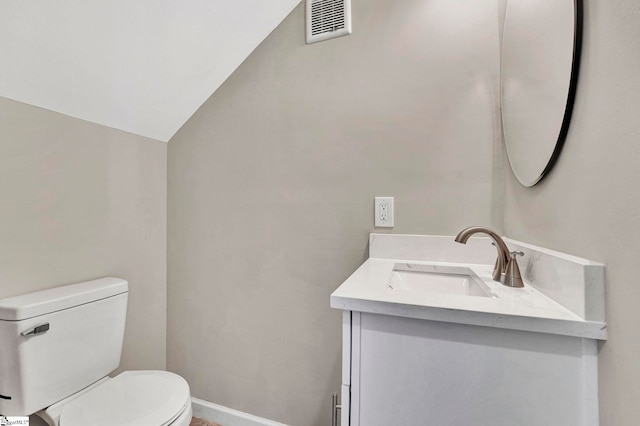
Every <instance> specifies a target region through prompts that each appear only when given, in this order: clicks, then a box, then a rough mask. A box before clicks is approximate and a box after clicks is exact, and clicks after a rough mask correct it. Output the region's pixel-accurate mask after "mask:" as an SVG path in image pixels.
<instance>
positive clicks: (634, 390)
mask: <svg viewBox="0 0 640 426" xmlns="http://www.w3.org/2000/svg"><path fill="white" fill-rule="evenodd" d="M584 17H585V26H584V42H583V57H582V64H581V67H582V68H581V71H580V72H581V74H580V80H579V84H578V91H577V97H576V104H575V108H574V113H573V121H572V123H571V128H570V130H569V135H568V138H567V142H566V145H565V147H564V149H563V152H562V155H561V156H560V158H559V161H558V163H557V164H556V166H555V168H554V170H553V171H552V173H551V174H550V175H549V177H548V178H546V179H545V180H543V181H542V182H541V183H540V184H539V185H537V186H535V187H534V188H531V189H526V188H522V187H520V186H519V185H518V184H517V182H516V181H515V180H514V178H513V177H512V176H511V174H510V173H509V172H507V173H506V174H505V179H506V195H505V197H506V209H505V231H506V234H507V235H508V236H510V237H512V238H516V239H519V240H523V241H528V242H531V243H533V244H537V245H541V246H545V247H550V248H553V249H556V250H560V251H564V252H567V253H571V254H575V255H579V256H583V257H586V258H589V259H593V260H598V261H601V262H604V263H605V264H606V267H607V305H606V309H607V323H608V331H609V340H608V341H607V342H606V343H605V344H604V345H602V346H601V349H600V354H599V366H600V387H599V388H600V409H601V424H602V425H611V426H613V425H633V424H638V419H639V418H640V410H639V408H638V407H639V405H638V401H639V400H640V385H639V384H640V364H639V363H638V359H639V358H638V354H640V331H639V330H640V328H639V327H638V324H640V308H639V304H640V285H639V283H638V255H639V254H640V248H639V247H638V243H639V242H640V220H639V218H640V216H639V212H640V191H639V188H640V186H639V185H640V166H639V165H640V116H639V115H638V111H639V110H640V25H638V23H639V22H640V3H638V1H637V0H609V1H606V2H603V1H596V0H586V1H585V16H584Z"/></svg>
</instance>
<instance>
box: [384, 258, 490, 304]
mask: <svg viewBox="0 0 640 426" xmlns="http://www.w3.org/2000/svg"><path fill="white" fill-rule="evenodd" d="M387 288H388V289H389V290H391V291H394V292H405V293H414V294H417V293H420V294H451V295H459V296H473V297H496V295H495V294H493V292H492V291H491V289H490V288H489V287H488V286H487V285H486V284H485V283H484V282H483V281H482V280H481V279H480V278H479V277H478V276H477V275H476V274H475V273H474V272H473V271H472V270H471V269H469V268H467V267H464V266H441V265H421V264H414V263H396V264H395V265H394V267H393V271H392V272H391V277H390V278H389V282H388V284H387Z"/></svg>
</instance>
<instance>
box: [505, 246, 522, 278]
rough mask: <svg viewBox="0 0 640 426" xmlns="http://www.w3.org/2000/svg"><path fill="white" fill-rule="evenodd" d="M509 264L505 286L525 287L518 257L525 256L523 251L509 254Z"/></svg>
mask: <svg viewBox="0 0 640 426" xmlns="http://www.w3.org/2000/svg"><path fill="white" fill-rule="evenodd" d="M509 254H510V256H509V262H508V263H507V269H506V271H505V273H504V283H503V284H504V285H506V286H508V287H524V282H523V281H522V276H521V275H520V267H519V266H518V260H517V257H518V256H524V253H523V252H521V251H512V252H509Z"/></svg>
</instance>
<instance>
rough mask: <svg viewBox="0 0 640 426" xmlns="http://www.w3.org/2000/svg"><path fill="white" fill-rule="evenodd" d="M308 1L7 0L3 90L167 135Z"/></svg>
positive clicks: (0, 69) (2, 15) (0, 62)
mask: <svg viewBox="0 0 640 426" xmlns="http://www.w3.org/2000/svg"><path fill="white" fill-rule="evenodd" d="M299 2H300V0H231V1H223V0H190V1H175V0H173V1H169V0H56V1H51V0H27V1H11V0H2V1H1V3H0V96H3V97H6V98H10V99H14V100H17V101H20V102H24V103H28V104H31V105H35V106H38V107H41V108H46V109H49V110H53V111H57V112H60V113H63V114H66V115H70V116H73V117H77V118H81V119H84V120H88V121H92V122H95V123H99V124H103V125H105V126H109V127H114V128H117V129H121V130H125V131H127V132H131V133H136V134H139V135H143V136H147V137H150V138H154V139H158V140H161V141H168V140H169V139H170V138H171V137H172V136H173V135H174V134H175V132H176V131H177V130H178V129H179V128H180V127H181V126H182V124H184V122H185V121H187V120H188V119H189V117H190V116H191V115H192V114H193V113H194V112H195V111H196V110H197V109H198V108H199V107H200V105H202V103H203V102H204V101H205V100H206V99H207V98H208V97H209V96H211V94H212V93H213V92H214V91H215V90H216V89H217V88H218V87H219V86H220V85H221V84H222V83H223V82H224V80H225V79H226V78H227V77H228V76H229V75H230V74H231V73H232V72H233V71H234V70H235V69H236V68H237V67H238V65H240V63H242V61H243V60H244V59H245V58H246V57H247V56H248V55H249V54H250V53H251V52H252V51H253V49H255V47H256V46H257V45H258V44H259V43H260V42H262V40H264V38H265V37H266V36H267V35H268V34H269V33H270V32H271V31H272V30H273V29H274V28H275V27H276V26H277V25H278V24H279V23H280V22H281V21H282V20H283V19H284V18H285V17H286V16H287V15H288V14H289V12H291V10H292V9H293V8H294V7H295V6H296V5H297V4H298V3H299ZM300 36H301V37H303V35H302V34H301V35H300Z"/></svg>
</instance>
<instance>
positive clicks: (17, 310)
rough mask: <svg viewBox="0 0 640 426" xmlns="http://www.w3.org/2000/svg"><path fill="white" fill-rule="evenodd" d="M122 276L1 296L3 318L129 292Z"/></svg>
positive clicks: (12, 318)
mask: <svg viewBox="0 0 640 426" xmlns="http://www.w3.org/2000/svg"><path fill="white" fill-rule="evenodd" d="M127 291H128V284H127V282H126V281H125V280H123V279H121V278H113V277H106V278H99V279H97V280H91V281H85V282H81V283H77V284H68V285H63V286H60V287H54V288H49V289H46V290H41V291H36V292H34V293H29V294H23V295H21V296H15V297H8V298H6V299H1V300H0V320H4V321H20V320H24V319H28V318H33V317H37V316H40V315H45V314H49V313H51V312H56V311H60V310H63V309H68V308H71V307H74V306H78V305H82V304H85V303H89V302H94V301H96V300H100V299H105V298H107V297H111V296H115V295H117V294H121V293H126V292H127Z"/></svg>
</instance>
